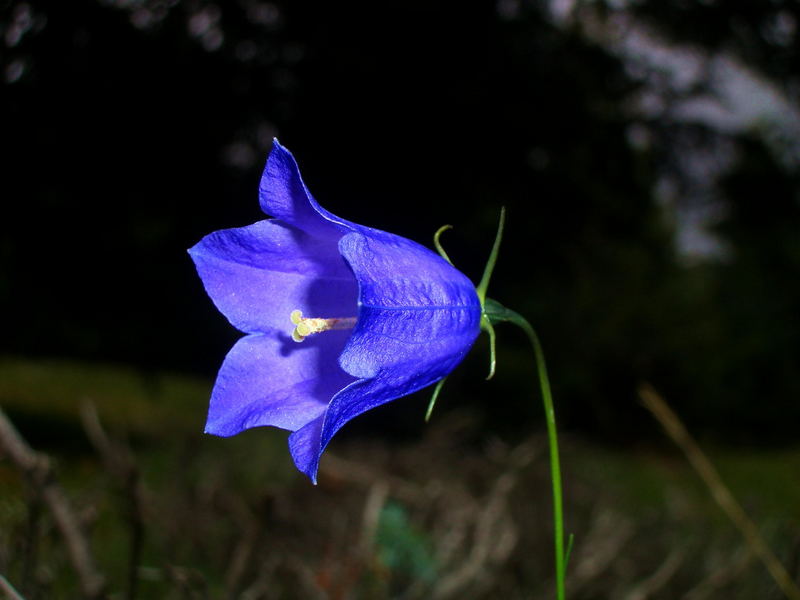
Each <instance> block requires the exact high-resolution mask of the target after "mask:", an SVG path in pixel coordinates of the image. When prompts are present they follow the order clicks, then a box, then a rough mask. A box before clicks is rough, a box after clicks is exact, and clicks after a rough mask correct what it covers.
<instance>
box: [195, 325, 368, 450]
mask: <svg viewBox="0 0 800 600" xmlns="http://www.w3.org/2000/svg"><path fill="white" fill-rule="evenodd" d="M346 339H347V332H341V331H336V332H331V334H330V335H327V336H317V337H316V338H314V339H309V340H307V341H306V343H303V344H297V343H296V342H294V341H292V339H291V337H289V336H288V335H284V334H258V335H248V336H245V337H243V338H242V339H240V340H239V341H238V342H236V344H235V345H234V346H233V348H232V349H231V350H230V352H229V353H228V355H227V356H226V357H225V361H224V362H223V364H222V368H221V369H220V371H219V374H218V375H217V380H216V383H215V384H214V389H213V391H212V393H211V404H210V407H209V411H208V420H207V422H206V428H205V431H206V433H213V434H215V435H220V436H231V435H235V434H237V433H239V432H241V431H243V430H244V429H249V428H251V427H258V426H262V425H271V426H273V427H279V428H281V429H288V430H290V431H295V430H297V429H301V428H302V427H304V426H305V425H306V424H308V423H309V422H311V421H313V420H315V419H317V418H318V417H320V416H321V415H322V414H323V413H324V412H325V410H326V407H327V406H328V402H329V401H330V399H331V397H332V396H333V395H334V394H336V393H337V392H338V391H339V390H340V389H342V388H343V387H345V386H347V385H348V384H350V383H351V382H352V381H353V380H354V378H353V377H352V376H350V375H348V374H347V373H345V372H344V371H343V370H342V369H341V368H340V367H339V365H338V362H337V357H338V355H339V353H340V352H341V349H342V347H343V346H344V343H345V341H346Z"/></svg>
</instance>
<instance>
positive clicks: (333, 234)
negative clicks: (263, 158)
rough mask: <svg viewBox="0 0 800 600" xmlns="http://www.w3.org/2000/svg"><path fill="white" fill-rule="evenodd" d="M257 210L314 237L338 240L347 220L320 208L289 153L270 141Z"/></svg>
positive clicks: (275, 142) (275, 141) (277, 143)
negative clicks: (270, 147) (270, 145)
mask: <svg viewBox="0 0 800 600" xmlns="http://www.w3.org/2000/svg"><path fill="white" fill-rule="evenodd" d="M259 200H260V202H261V210H263V211H264V212H265V213H266V214H268V215H271V216H273V217H275V218H277V219H280V220H281V221H284V222H285V223H289V224H290V225H294V226H295V227H297V228H299V229H302V230H303V231H305V232H306V233H309V234H312V235H314V236H316V237H320V238H326V239H336V240H338V239H339V238H340V237H341V236H342V233H343V230H342V227H347V226H348V225H349V223H348V222H347V221H345V220H344V219H340V218H339V217H336V216H335V215H333V214H331V213H329V212H328V211H327V210H325V209H324V208H322V207H321V206H320V205H319V204H318V203H317V201H316V200H314V197H313V196H312V195H311V192H309V191H308V188H307V187H306V184H305V183H304V182H303V178H302V176H301V175H300V168H299V167H298V166H297V161H295V159H294V156H292V153H291V152H289V151H288V150H287V149H286V148H284V147H283V146H281V144H280V142H278V140H274V141H273V142H272V151H271V152H270V154H269V157H268V158H267V164H266V166H265V167H264V172H263V174H262V175H261V184H260V185H259Z"/></svg>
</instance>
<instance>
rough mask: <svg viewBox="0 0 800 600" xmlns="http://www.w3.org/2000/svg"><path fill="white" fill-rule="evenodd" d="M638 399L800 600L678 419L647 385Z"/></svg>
mask: <svg viewBox="0 0 800 600" xmlns="http://www.w3.org/2000/svg"><path fill="white" fill-rule="evenodd" d="M639 397H640V398H641V399H642V402H643V403H644V405H645V407H646V408H647V410H649V411H650V412H651V413H653V416H654V417H655V418H656V419H657V420H658V422H659V423H661V426H662V427H663V428H664V430H665V431H666V432H667V433H668V434H669V436H670V437H671V438H672V440H673V441H674V442H675V443H676V444H677V445H678V446H679V447H680V449H681V450H683V453H684V454H685V455H686V458H687V459H688V460H689V463H690V464H691V465H692V467H694V470H695V471H697V474H698V475H700V478H701V479H702V480H703V482H704V483H705V484H706V486H708V489H709V490H710V491H711V496H712V497H713V498H714V500H716V502H717V504H719V506H720V508H722V510H723V512H724V513H725V514H726V515H728V518H729V519H730V520H731V521H733V524H734V525H735V526H736V527H737V528H738V529H739V531H740V532H741V534H742V536H743V537H744V539H745V542H747V545H748V546H749V547H750V549H751V550H752V551H753V552H754V553H755V554H756V556H758V557H759V558H760V559H761V562H763V563H764V566H766V567H767V570H768V571H769V573H770V575H772V578H773V579H774V580H775V583H777V584H778V587H780V589H781V590H782V591H783V593H784V594H785V595H786V597H787V598H790V599H791V600H800V588H798V587H797V584H796V583H795V582H794V581H792V578H791V576H790V575H789V573H788V572H787V571H786V569H784V567H783V565H782V564H781V562H780V561H779V560H778V558H777V557H776V556H775V554H774V553H773V552H772V550H770V548H769V546H768V545H767V543H766V541H765V540H764V538H763V537H762V536H761V534H760V533H759V531H758V527H756V524H755V523H754V522H753V521H752V520H751V519H750V517H748V516H747V513H745V512H744V509H743V508H742V506H741V504H739V503H738V502H737V501H736V498H734V497H733V494H732V493H731V491H730V490H729V489H728V487H727V486H726V485H725V483H724V482H723V481H722V478H721V477H720V475H719V473H718V472H717V470H716V469H715V468H714V465H712V464H711V461H710V460H709V459H708V457H707V456H706V455H705V454H704V453H703V451H702V450H701V449H700V447H699V446H698V445H697V442H695V441H694V439H693V438H692V436H691V435H689V432H688V431H687V430H686V428H685V427H684V426H683V423H682V422H681V420H680V419H679V418H678V416H677V415H676V414H675V413H674V412H672V409H671V408H670V407H669V406H668V405H667V403H666V402H665V401H664V399H663V398H661V396H659V394H658V393H657V392H656V391H655V390H654V389H653V388H652V387H650V386H649V385H647V384H645V385H642V386H641V387H640V388H639Z"/></svg>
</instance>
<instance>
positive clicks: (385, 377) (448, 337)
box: [289, 230, 481, 481]
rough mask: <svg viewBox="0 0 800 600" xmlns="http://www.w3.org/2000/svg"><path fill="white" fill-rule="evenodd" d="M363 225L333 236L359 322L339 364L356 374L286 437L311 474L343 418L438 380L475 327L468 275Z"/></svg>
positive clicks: (477, 308) (473, 296)
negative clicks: (354, 288)
mask: <svg viewBox="0 0 800 600" xmlns="http://www.w3.org/2000/svg"><path fill="white" fill-rule="evenodd" d="M362 231H363V230H362ZM367 232H368V233H367V234H364V233H351V234H348V235H346V236H345V237H344V238H342V240H341V241H340V242H339V250H340V252H341V253H342V256H344V257H345V259H346V260H347V262H348V264H349V265H350V267H351V268H352V269H353V273H354V274H355V276H356V279H357V280H358V282H359V315H358V323H357V324H356V329H355V330H354V332H353V335H352V336H351V337H350V339H349V340H348V342H347V345H346V346H345V349H344V351H343V353H342V356H341V357H340V359H339V363H340V364H341V366H342V368H343V369H344V370H345V371H347V372H348V373H350V374H351V375H353V376H355V377H359V378H360V379H359V380H358V381H355V382H353V383H351V384H350V385H348V386H347V387H345V388H344V389H342V390H341V391H340V392H339V393H337V394H336V395H335V396H334V397H333V398H332V400H331V402H330V404H329V406H328V409H327V411H326V412H325V414H324V416H322V417H320V418H319V419H317V420H314V421H313V422H311V423H309V424H308V425H307V426H306V427H304V428H303V429H301V430H299V431H296V432H295V433H294V434H292V436H290V439H289V444H290V450H291V452H292V456H293V458H294V460H295V464H296V465H297V468H298V469H299V470H300V471H302V472H303V473H305V474H306V475H308V476H309V477H310V478H311V479H312V481H314V480H315V479H316V473H317V469H318V466H319V459H320V457H321V455H322V452H323V451H324V449H325V447H326V446H327V445H328V442H330V440H331V438H332V437H333V436H334V435H335V434H336V432H337V431H338V430H339V429H341V427H342V426H344V425H345V423H347V422H348V421H350V420H351V419H353V418H355V417H357V416H358V415H360V414H362V413H364V412H366V411H368V410H370V409H372V408H375V407H376V406H380V405H381V404H384V403H386V402H390V401H391V400H395V399H397V398H400V397H402V396H405V395H408V394H410V393H412V392H415V391H417V390H420V389H422V388H424V387H427V386H428V385H431V384H432V383H435V382H436V381H438V380H440V379H441V378H442V377H444V376H445V375H447V374H448V373H450V371H452V370H453V369H454V368H455V367H456V365H458V364H459V363H460V362H461V361H462V360H463V358H464V356H465V355H466V353H467V352H468V351H469V349H470V347H471V346H472V344H473V343H474V341H475V338H476V337H477V336H478V333H479V332H480V314H481V307H480V301H479V300H478V297H477V294H476V293H475V287H474V286H473V285H472V283H471V282H470V281H469V279H467V278H466V277H465V276H464V275H463V274H462V273H460V272H459V271H457V270H456V269H455V268H453V267H452V266H451V265H450V264H449V263H447V262H446V261H444V260H442V259H441V258H440V257H439V256H437V255H435V254H433V253H432V252H431V251H430V250H428V249H427V248H424V247H422V246H420V245H419V244H416V243H414V242H411V241H410V240H406V239H404V238H400V237H398V236H395V235H392V234H389V233H385V232H379V231H375V230H367Z"/></svg>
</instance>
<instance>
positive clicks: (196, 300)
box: [0, 0, 800, 443]
mask: <svg viewBox="0 0 800 600" xmlns="http://www.w3.org/2000/svg"><path fill="white" fill-rule="evenodd" d="M0 8H1V12H0V28H2V34H3V36H4V39H3V45H2V46H0V48H1V49H0V63H2V64H1V65H0V66H2V69H3V75H4V79H3V81H2V88H0V89H1V91H0V119H2V121H1V122H0V132H2V133H1V134H0V139H2V145H3V148H4V150H5V152H4V155H5V158H4V159H3V162H2V165H3V168H2V172H3V185H2V191H0V197H2V216H1V217H0V223H2V234H1V235H0V306H1V307H2V317H1V318H0V323H2V325H1V326H0V327H1V328H2V331H1V333H0V354H2V355H6V356H12V357H26V358H31V359H39V358H50V357H57V358H60V357H68V358H72V359H78V360H81V361H86V362H100V363H121V364H126V365H131V366H133V367H135V368H137V369H140V370H142V371H143V372H146V373H147V372H159V371H178V372H184V373H193V374H197V375H201V376H203V377H207V378H208V379H209V380H210V379H211V378H212V377H213V376H214V374H215V372H216V369H217V368H218V366H219V364H220V362H221V360H222V358H223V356H224V354H225V353H226V352H227V350H228V348H229V347H230V345H231V344H232V342H233V341H234V340H235V339H236V337H237V335H238V334H237V332H235V331H233V330H232V329H231V328H230V326H229V325H228V324H227V322H226V321H225V319H224V318H223V317H222V316H221V315H219V314H217V313H216V311H215V310H214V308H213V306H212V304H211V302H210V301H209V300H208V298H207V297H206V296H205V294H204V292H203V290H202V287H201V285H200V282H199V279H198V278H197V276H196V274H195V272H194V268H193V266H192V264H191V261H190V260H189V258H188V256H187V255H186V253H185V249H186V248H188V247H190V246H191V245H193V244H194V243H196V242H197V240H199V239H200V238H201V237H202V236H203V235H205V234H207V233H209V232H211V231H213V230H215V229H220V228H224V227H234V226H241V225H245V224H248V223H251V222H253V221H255V220H258V219H260V218H262V217H263V215H261V214H260V213H259V209H258V202H257V186H258V180H259V176H260V171H261V168H262V167H263V163H264V160H265V158H266V156H267V154H268V152H269V148H270V144H271V140H272V138H273V136H278V137H279V139H280V140H281V142H282V143H283V144H284V145H285V146H287V147H288V148H289V149H290V150H292V151H293V153H294V154H295V156H296V157H297V159H298V161H299V163H300V166H301V169H302V172H303V175H304V178H305V180H306V182H307V184H308V185H309V188H310V189H311V190H312V193H314V195H315V196H316V198H317V199H318V200H319V201H320V202H321V203H322V204H323V205H324V206H325V207H326V208H328V209H329V210H331V211H332V212H334V213H335V214H338V215H341V216H342V217H345V218H348V219H351V220H354V221H356V222H359V223H364V224H367V225H371V226H375V227H378V228H381V229H386V230H390V231H393V232H396V233H398V234H401V235H403V236H406V237H409V238H413V239H415V240H418V241H420V242H423V243H425V244H428V245H430V241H431V237H432V234H433V232H434V231H435V230H436V229H437V228H438V227H439V226H441V225H442V224H445V223H451V224H453V225H454V226H455V229H454V231H452V232H448V233H447V234H446V236H445V238H444V242H445V246H446V247H447V249H448V252H449V254H450V256H451V258H453V260H454V261H455V263H456V265H457V266H458V267H459V268H461V269H462V270H463V271H464V272H465V273H467V274H468V275H469V276H470V277H471V278H473V280H475V281H477V280H478V279H479V278H480V274H481V271H482V268H483V262H484V261H485V258H486V256H487V254H488V251H489V248H490V246H491V243H492V239H493V236H494V230H495V226H496V221H497V217H498V213H499V209H500V207H501V206H506V207H507V209H508V215H509V222H508V227H507V234H506V238H505V240H504V243H503V247H502V253H501V259H500V262H499V266H498V268H497V270H496V272H495V277H494V280H493V284H492V287H491V289H490V295H491V296H492V297H494V298H496V299H497V300H500V301H501V302H503V303H504V304H506V305H508V306H510V307H512V308H514V309H516V310H517V311H519V312H521V313H523V314H524V315H526V316H527V317H528V318H529V319H530V321H531V322H532V323H533V325H534V327H536V328H537V329H538V331H539V333H540V336H541V337H542V340H543V343H544V346H545V351H546V354H547V357H548V361H549V366H550V369H551V377H552V380H553V383H554V391H555V395H556V402H557V405H558V412H559V415H560V419H561V424H562V427H563V428H564V429H565V430H567V431H573V432H580V433H582V434H585V435H591V436H595V437H598V438H601V439H603V440H606V441H614V442H616V441H621V442H630V441H637V440H641V439H643V438H648V437H650V436H651V435H653V432H654V431H655V428H654V426H653V425H652V424H651V423H650V420H649V419H650V418H649V417H648V416H647V415H646V413H645V412H644V411H643V410H642V409H641V408H640V407H639V405H638V404H637V401H636V387H637V385H638V384H639V383H640V382H642V381H649V382H651V383H652V384H653V385H654V386H656V388H658V389H659V390H661V392H662V393H663V394H664V395H665V396H666V397H667V398H669V399H670V400H671V402H672V403H673V405H674V406H675V407H676V408H677V410H678V411H679V412H680V413H681V414H682V415H683V416H684V417H685V418H686V419H687V421H688V422H689V424H690V426H691V427H692V429H693V430H694V431H695V432H697V433H699V434H701V435H705V436H711V437H715V438H721V439H723V440H726V441H731V442H748V443H766V442H770V443H773V442H783V441H788V440H791V439H792V438H793V437H794V436H795V435H796V425H797V422H798V417H799V416H800V402H798V398H800V375H798V357H800V324H798V314H800V283H799V278H798V269H799V268H800V237H798V225H800V204H798V172H797V165H798V162H799V161H798V155H797V144H798V137H797V130H796V129H791V128H787V127H780V126H775V124H774V123H771V122H770V121H769V118H761V117H760V118H753V119H750V120H749V121H748V120H746V119H745V120H741V119H740V121H739V123H738V125H737V126H735V127H734V126H727V127H722V126H719V124H718V123H717V124H715V122H714V121H713V120H707V121H705V122H704V121H702V120H697V119H695V120H692V119H686V118H683V117H681V113H680V111H679V110H677V109H675V110H673V108H675V107H677V106H678V105H679V104H680V102H682V101H684V100H686V99H687V98H691V97H693V96H702V95H706V96H707V95H711V96H712V97H713V96H714V94H715V93H717V92H716V90H717V89H718V88H715V87H714V80H713V73H711V72H709V73H708V74H707V75H702V74H701V75H700V76H699V77H698V78H697V79H696V80H695V81H693V82H692V85H691V86H689V87H688V88H687V87H680V86H675V85H673V84H672V83H671V79H670V70H669V69H668V68H667V67H659V66H657V65H656V66H654V65H652V64H647V63H646V61H641V60H639V61H638V62H637V60H636V59H635V58H634V59H631V57H630V56H626V55H623V54H621V53H620V52H619V51H618V48H619V44H620V43H624V42H625V41H626V40H628V39H629V38H630V36H631V35H633V33H635V32H636V31H637V28H640V27H641V28H645V29H644V31H646V32H647V36H646V37H648V36H649V38H651V39H654V40H662V41H663V42H664V44H665V45H666V46H667V47H670V48H678V49H683V50H685V51H686V52H688V53H689V55H691V56H702V57H705V58H707V59H714V58H718V57H727V58H729V59H730V60H733V61H735V62H736V64H737V65H740V66H741V67H742V68H744V69H747V70H748V72H749V73H752V74H754V76H755V77H757V78H758V81H760V82H761V85H762V88H765V87H766V88H769V89H772V90H776V93H777V94H778V95H780V96H781V97H783V98H784V99H786V100H787V103H788V104H787V105H785V106H789V107H791V106H794V107H796V106H797V104H796V99H797V96H798V93H799V92H798V90H800V82H799V81H798V73H800V64H798V63H799V58H800V52H798V44H797V33H796V28H797V23H798V19H800V9H798V5H797V3H794V2H788V1H784V2H782V1H779V0H776V1H773V2H762V3H749V2H747V3H745V2H725V3H716V4H711V3H708V4H705V3H692V2H679V1H671V2H668V1H664V0H655V1H642V2H638V3H636V8H635V9H633V8H631V9H620V8H612V7H610V6H607V5H605V4H604V3H603V2H595V3H591V4H589V5H582V4H581V5H580V6H579V7H578V8H577V9H576V10H574V11H573V13H571V15H570V16H569V18H566V19H560V18H556V17H555V16H553V13H551V12H550V11H549V10H548V8H547V4H546V3H537V2H515V1H513V0H501V1H500V2H436V1H430V0H426V1H415V0H411V1H404V2H380V3H360V2H356V3H313V2H303V1H291V2H256V1H245V0H242V1H238V2H226V3H213V2H203V1H195V2H192V1H187V0H183V1H177V2H159V1H153V0H147V1H143V2H122V1H117V2H114V1H111V0H107V1H85V0H84V1H79V0H76V1H72V2H60V3H59V2H53V3H48V2H19V1H5V2H0ZM640 31H641V30H640ZM688 70H689V66H688V65H678V67H677V68H676V69H674V71H676V72H678V74H680V73H682V72H684V71H688ZM717 83H718V82H717ZM753 93H754V92H753V90H752V89H747V88H738V89H737V88H735V89H734V92H733V96H734V97H738V99H739V100H742V101H744V102H745V103H746V102H748V96H752V95H753ZM642 97H646V98H649V99H650V101H651V104H652V102H653V101H655V103H656V104H657V105H659V106H661V107H662V108H661V109H659V110H650V111H647V110H642V109H641V105H642V104H643V102H642V101H641V98H642ZM654 98H655V100H654ZM720 101H721V102H722V103H723V104H724V103H725V101H726V99H725V98H722V99H721V100H720ZM658 103H660V104H658ZM752 103H754V104H756V105H759V104H760V103H761V104H763V102H762V101H761V100H759V99H758V98H754V99H752ZM785 106H784V108H783V109H780V108H779V109H777V111H775V110H773V111H772V115H773V116H774V117H775V118H776V119H778V118H786V119H788V120H790V121H791V119H793V118H796V117H797V115H796V112H795V113H794V114H791V111H789V112H787V110H788V109H785ZM781 111H783V114H781ZM795 111H796V108H795ZM776 113H777V116H775V115H776ZM765 114H766V113H765ZM775 131H778V132H779V134H780V135H777V134H775ZM776 135H777V138H776ZM781 136H782V137H781ZM793 153H794V154H793ZM665 190H667V191H666V192H665ZM703 211H706V212H707V213H708V214H710V215H711V216H710V217H709V218H708V219H706V220H705V221H704V227H705V230H706V232H707V233H708V234H709V236H711V237H709V238H708V239H710V240H712V242H710V250H709V249H708V248H706V247H705V246H702V244H701V246H702V247H700V249H698V247H697V245H692V244H691V243H689V244H687V243H681V241H680V240H682V239H684V240H685V239H686V236H685V235H684V234H685V233H686V231H687V223H688V222H689V220H690V217H687V215H690V216H691V215H693V214H697V213H698V212H700V213H703ZM704 239H705V238H704ZM708 239H706V242H707V241H708ZM703 248H705V249H703ZM499 345H500V356H499V364H498V375H497V377H496V379H495V380H494V381H493V382H491V383H488V384H485V385H477V384H478V382H479V381H481V379H482V377H483V372H484V371H483V370H484V369H485V368H486V360H487V359H486V356H485V354H486V346H485V343H479V344H478V345H477V346H476V349H475V351H474V352H473V354H472V356H471V357H470V358H469V359H468V361H467V366H468V368H466V369H462V370H461V371H460V372H459V373H458V374H457V375H455V376H454V377H453V378H451V379H452V381H451V382H450V384H449V385H448V386H447V387H446V388H445V390H444V393H443V395H442V397H441V398H440V407H439V408H440V410H451V409H453V408H456V407H460V406H468V407H470V408H471V409H472V410H474V411H476V412H477V414H479V415H480V416H481V418H482V419H483V420H484V422H485V423H486V426H487V427H492V428H497V429H499V430H503V429H505V430H506V431H509V432H514V431H516V430H517V429H519V430H520V431H522V429H523V428H524V430H525V431H527V430H529V429H530V427H531V424H532V423H536V422H537V420H539V419H540V418H541V417H540V414H541V410H540V408H539V403H538V400H536V399H535V394H536V387H535V382H534V381H531V375H530V374H531V373H532V367H531V360H532V359H531V357H530V355H529V352H528V350H527V348H526V346H525V341H524V338H522V336H521V335H519V334H517V333H516V332H514V331H511V330H505V329H503V330H500V331H499ZM496 398H497V399H496ZM414 406H415V410H414V411H413V412H414V414H413V415H411V414H409V413H410V412H411V411H408V410H405V411H404V410H403V408H402V403H395V404H394V405H393V406H391V407H386V408H385V409H382V410H381V411H376V413H377V414H376V415H369V416H365V417H364V418H363V423H369V426H370V427H375V426H381V427H386V428H388V427H389V422H390V421H391V422H392V423H398V422H399V423H403V422H412V421H413V422H414V423H417V424H419V421H420V418H419V417H420V415H419V410H418V407H420V406H423V404H422V403H417V404H415V405H414ZM198 411H205V405H204V404H202V405H201V404H198ZM359 427H361V428H364V427H365V425H363V424H361V425H356V424H354V429H353V431H359ZM395 427H398V425H395Z"/></svg>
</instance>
